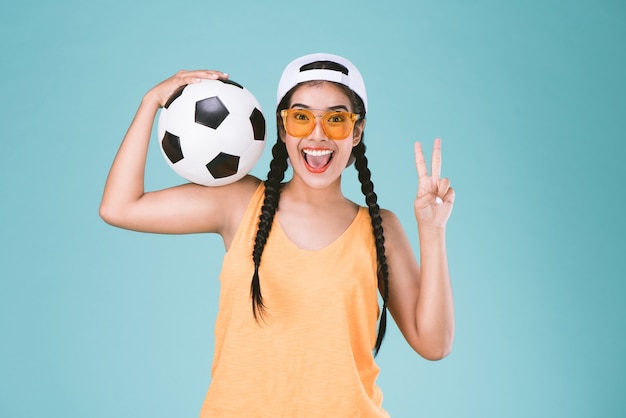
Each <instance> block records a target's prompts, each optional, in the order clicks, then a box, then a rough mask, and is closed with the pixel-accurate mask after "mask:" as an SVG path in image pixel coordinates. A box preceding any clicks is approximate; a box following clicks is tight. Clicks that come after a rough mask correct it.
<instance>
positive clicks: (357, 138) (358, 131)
mask: <svg viewBox="0 0 626 418" xmlns="http://www.w3.org/2000/svg"><path fill="white" fill-rule="evenodd" d="M364 129H365V119H361V120H359V121H357V123H355V124H354V129H353V130H352V146H353V147H356V146H357V145H358V144H359V142H361V138H362V137H363V130H364Z"/></svg>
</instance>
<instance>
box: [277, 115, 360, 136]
mask: <svg viewBox="0 0 626 418" xmlns="http://www.w3.org/2000/svg"><path fill="white" fill-rule="evenodd" d="M314 110H318V111H321V112H324V113H323V114H321V115H316V114H315V113H313V111H314ZM291 112H305V113H309V114H311V115H312V116H313V119H314V120H315V123H313V124H312V125H311V126H312V128H311V130H309V131H308V132H307V133H306V134H304V135H300V136H296V135H293V134H292V133H290V132H289V131H288V130H287V116H289V114H290V113H291ZM334 113H339V114H341V115H343V116H347V117H348V118H349V119H350V121H351V126H350V130H349V131H348V133H347V134H346V136H345V138H333V137H332V136H331V135H330V134H329V133H328V132H327V131H326V120H327V119H328V118H327V116H328V115H332V114H334ZM280 116H281V117H282V119H283V128H284V129H285V131H286V132H287V133H288V134H289V135H291V136H293V137H295V138H304V137H306V136H308V135H310V134H311V132H313V131H314V130H315V125H316V124H317V118H322V130H323V131H324V133H325V134H326V136H327V137H328V138H329V139H332V140H333V141H343V140H344V139H347V138H348V137H349V136H350V132H352V130H353V129H354V125H355V123H356V121H357V120H359V119H360V118H361V115H359V114H358V113H352V112H347V111H345V110H327V109H300V108H292V109H283V110H281V111H280Z"/></svg>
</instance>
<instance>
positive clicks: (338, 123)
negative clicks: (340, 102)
mask: <svg viewBox="0 0 626 418" xmlns="http://www.w3.org/2000/svg"><path fill="white" fill-rule="evenodd" d="M322 123H323V126H324V132H326V135H328V137H329V138H330V139H334V140H339V139H346V137H347V136H348V134H349V133H350V131H351V130H352V118H351V117H350V113H348V112H330V113H327V114H325V115H324V120H323V122H322Z"/></svg>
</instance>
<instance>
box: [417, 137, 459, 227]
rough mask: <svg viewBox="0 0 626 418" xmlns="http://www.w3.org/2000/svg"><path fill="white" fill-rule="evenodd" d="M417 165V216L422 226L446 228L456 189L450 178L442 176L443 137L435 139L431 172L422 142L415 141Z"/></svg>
mask: <svg viewBox="0 0 626 418" xmlns="http://www.w3.org/2000/svg"><path fill="white" fill-rule="evenodd" d="M415 165H416V167H417V176H418V187H417V198H416V199H415V204H414V207H415V218H416V219H417V224H418V226H420V227H435V228H445V226H446V222H447V221H448V218H449V217H450V213H451V212H452V205H453V204H454V190H453V189H452V188H451V187H450V180H449V179H447V178H441V139H439V138H437V139H435V144H434V145H433V156H432V163H431V174H430V176H429V175H428V168H427V167H426V161H425V159H424V152H423V151H422V144H420V143H419V142H416V143H415Z"/></svg>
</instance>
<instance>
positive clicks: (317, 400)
mask: <svg viewBox="0 0 626 418" xmlns="http://www.w3.org/2000/svg"><path fill="white" fill-rule="evenodd" d="M263 198H264V186H263V184H261V185H260V186H259V188H258V189H257V190H256V192H255V194H254V196H253V198H252V200H251V201H250V204H249V206H248V208H247V210H246V213H245V215H244V218H243V220H242V222H241V225H240V226H239V228H238V230H237V232H236V234H235V237H234V239H233V242H232V245H231V247H230V249H229V250H228V252H227V253H226V256H225V257H224V262H223V266H222V272H221V274H220V301H219V311H218V315H217V321H216V325H215V355H214V359H213V367H212V380H211V384H210V386H209V390H208V393H207V396H206V398H205V401H204V404H203V406H202V411H201V414H200V417H201V418H207V417H246V418H248V417H268V418H270V417H271V418H280V417H289V418H297V417H306V418H309V417H311V418H313V417H320V418H321V417H323V418H328V417H342V418H344V417H388V416H389V415H388V414H387V412H385V411H384V410H383V409H382V393H381V391H380V389H379V387H378V386H377V385H376V378H377V377H378V373H379V369H378V366H377V365H376V363H375V362H374V358H373V355H372V348H373V347H374V344H375V341H376V327H377V318H378V313H379V308H378V293H377V279H376V250H375V245H374V238H373V234H372V227H371V220H370V217H369V214H368V212H367V208H364V207H361V208H360V209H359V211H358V214H357V216H356V217H355V219H354V220H353V222H352V224H351V225H350V226H349V227H348V229H347V230H346V231H345V232H344V233H343V234H342V235H341V236H340V237H339V238H338V239H337V240H336V241H334V242H333V243H331V244H330V245H329V246H327V247H326V248H324V249H322V250H316V251H310V250H303V249H301V248H299V247H297V246H296V245H295V244H294V243H293V242H292V241H290V240H289V239H288V238H287V236H286V235H285V233H284V232H283V231H282V229H281V227H280V223H279V222H278V220H276V219H275V220H274V224H273V226H272V230H271V232H270V234H269V237H268V240H267V244H266V247H265V250H264V252H263V257H262V259H261V268H260V271H259V274H260V283H261V292H262V294H263V300H264V303H265V305H266V308H267V309H266V315H265V320H264V322H260V323H257V322H256V321H255V319H254V317H253V315H252V305H251V297H250V283H251V280H252V274H253V271H254V267H253V263H252V249H253V246H254V238H255V236H256V232H257V227H258V218H259V214H260V210H261V206H262V204H263Z"/></svg>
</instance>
